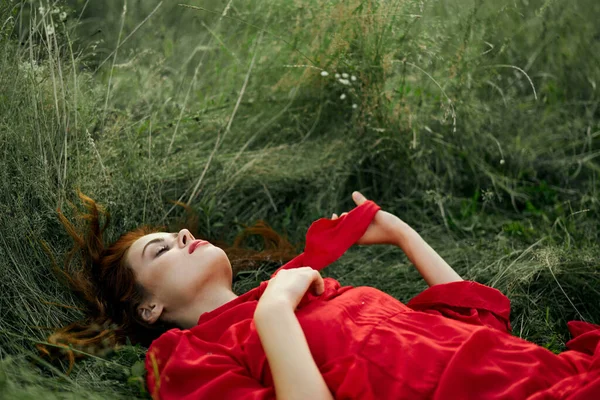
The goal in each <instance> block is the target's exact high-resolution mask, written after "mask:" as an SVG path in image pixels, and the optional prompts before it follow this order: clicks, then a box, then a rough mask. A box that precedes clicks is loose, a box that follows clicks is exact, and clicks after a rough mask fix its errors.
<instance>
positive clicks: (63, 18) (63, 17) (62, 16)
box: [58, 11, 67, 21]
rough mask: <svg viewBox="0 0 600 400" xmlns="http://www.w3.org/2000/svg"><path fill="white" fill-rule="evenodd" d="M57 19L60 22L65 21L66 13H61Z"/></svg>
mask: <svg viewBox="0 0 600 400" xmlns="http://www.w3.org/2000/svg"><path fill="white" fill-rule="evenodd" d="M58 17H59V18H60V20H61V21H64V20H66V19H67V13H66V12H64V11H63V12H61V13H60V15H59V16H58Z"/></svg>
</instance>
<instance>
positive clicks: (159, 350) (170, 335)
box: [146, 328, 189, 373]
mask: <svg viewBox="0 0 600 400" xmlns="http://www.w3.org/2000/svg"><path fill="white" fill-rule="evenodd" d="M186 332H189V331H187V330H185V331H184V330H181V329H178V328H173V329H170V330H168V331H167V332H165V333H163V334H162V335H160V336H159V337H158V338H157V339H155V340H154V341H153V342H152V343H151V344H150V347H149V348H148V352H147V353H146V370H148V372H149V373H150V372H152V371H154V372H160V371H161V370H162V368H163V367H164V365H165V364H166V362H167V361H168V360H169V358H170V357H171V355H172V354H173V352H174V351H175V349H176V348H177V345H178V344H179V342H180V341H181V339H182V338H183V337H184V336H185V335H186Z"/></svg>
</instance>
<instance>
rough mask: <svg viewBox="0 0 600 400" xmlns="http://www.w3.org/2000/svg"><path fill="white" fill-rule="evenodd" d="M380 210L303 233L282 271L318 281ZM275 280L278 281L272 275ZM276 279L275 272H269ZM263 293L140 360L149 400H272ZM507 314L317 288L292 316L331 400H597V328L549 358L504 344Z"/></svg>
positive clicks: (472, 286) (497, 307) (369, 291)
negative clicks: (260, 330) (262, 332)
mask: <svg viewBox="0 0 600 400" xmlns="http://www.w3.org/2000/svg"><path fill="white" fill-rule="evenodd" d="M378 210H379V207H378V206H377V205H376V204H375V203H373V202H372V201H368V202H366V203H364V204H362V205H361V206H359V207H356V208H355V209H354V210H352V211H351V212H350V213H348V214H347V215H346V216H344V217H341V218H339V219H337V220H335V221H331V220H328V219H320V220H318V221H316V222H315V223H313V225H311V227H310V228H309V230H308V232H307V238H306V247H305V251H304V253H303V254H301V255H300V256H298V257H296V258H295V259H293V260H292V261H290V262H289V263H287V264H286V265H284V266H283V267H282V268H280V270H281V269H288V268H296V267H300V266H311V267H313V268H315V269H321V268H324V267H325V266H327V265H328V264H330V263H331V262H333V261H335V260H337V259H338V258H339V257H340V256H341V255H342V254H343V253H344V252H345V251H346V250H347V249H348V248H349V247H350V246H352V245H353V244H354V243H355V242H356V241H357V240H358V239H359V238H360V237H361V236H362V235H363V234H364V232H365V231H366V229H367V227H368V226H369V224H370V223H371V221H372V219H373V217H374V216H375V214H376V212H377V211H378ZM278 271H279V270H278ZM276 273H277V272H276ZM267 283H268V282H262V283H261V284H260V285H259V287H257V288H255V289H253V290H250V291H249V292H247V293H245V294H243V295H241V296H239V297H238V298H236V299H234V300H232V301H230V302H229V303H226V304H224V305H223V306H221V307H219V308H217V309H216V310H213V311H211V312H208V313H205V314H202V315H201V316H200V319H199V321H198V325H197V326H195V327H194V328H192V329H189V330H179V329H172V330H170V331H168V332H166V333H165V334H163V335H162V336H161V337H159V338H158V339H157V340H155V341H154V342H153V343H152V345H151V346H150V349H149V350H148V353H147V356H146V369H147V370H148V374H147V384H148V389H149V391H150V393H151V394H152V396H153V397H154V398H155V399H159V398H160V399H164V400H167V399H274V398H275V390H274V386H273V377H272V374H271V371H270V369H269V365H268V361H267V359H266V356H265V353H264V351H263V349H262V345H261V343H260V339H259V337H258V334H257V332H256V328H255V326H254V323H253V315H254V310H255V309H256V305H257V303H258V301H259V299H260V297H261V296H262V294H263V293H264V290H265V288H266V286H267ZM509 313H510V302H509V300H508V299H507V298H506V297H505V296H504V295H503V294H502V293H500V292H499V291H498V290H496V289H493V288H490V287H487V286H484V285H481V284H478V283H476V282H470V281H462V282H452V283H447V284H442V285H435V286H432V287H430V288H428V289H426V290H425V291H423V292H422V293H421V294H419V295H417V296H416V297H415V298H413V299H412V300H411V301H409V302H408V303H407V304H406V305H405V304H402V303H401V302H399V301H398V300H397V299H394V298H393V297H391V296H389V295H387V294H385V293H383V292H381V291H379V290H377V289H375V288H371V287H350V286H341V285H340V284H339V282H337V281H336V280H334V279H331V278H326V279H325V291H324V293H323V294H322V295H320V296H314V295H311V294H307V295H306V296H305V297H304V298H303V299H302V302H301V303H300V305H299V307H298V309H297V310H296V316H297V318H298V321H299V322H300V325H301V326H302V329H303V331H304V334H305V336H306V340H307V342H308V344H309V348H310V350H311V353H312V355H313V358H314V360H315V362H316V364H317V366H318V367H319V370H320V372H321V374H322V375H323V377H324V379H325V382H326V383H327V385H328V387H329V389H330V390H331V392H332V394H333V396H334V398H336V399H366V400H371V399H373V400H375V399H440V400H441V399H444V400H445V399H519V400H521V399H530V400H540V399H571V400H583V399H595V398H600V347H599V345H598V343H599V340H600V327H599V326H598V325H593V324H587V323H585V322H571V323H570V324H569V328H570V329H571V332H572V334H573V337H574V339H573V340H571V341H570V342H569V343H568V344H567V345H568V348H569V349H570V350H568V351H565V352H563V353H561V354H558V355H557V354H554V353H552V352H550V351H548V350H547V349H545V348H543V347H540V346H537V345H535V344H533V343H530V342H527V341H525V340H522V339H519V338H517V337H514V336H511V335H510V334H509V333H508V332H509V331H510V322H509Z"/></svg>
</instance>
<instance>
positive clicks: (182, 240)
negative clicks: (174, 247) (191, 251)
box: [177, 228, 196, 247]
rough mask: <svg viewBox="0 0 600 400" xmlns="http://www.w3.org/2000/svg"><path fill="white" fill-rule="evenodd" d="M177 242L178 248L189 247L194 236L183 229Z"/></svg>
mask: <svg viewBox="0 0 600 400" xmlns="http://www.w3.org/2000/svg"><path fill="white" fill-rule="evenodd" d="M177 240H178V242H179V245H180V246H183V247H185V246H189V245H190V243H191V242H193V241H194V240H196V239H195V238H194V235H192V233H191V232H190V231H188V230H187V229H185V228H183V229H182V230H180V231H179V235H178V237H177Z"/></svg>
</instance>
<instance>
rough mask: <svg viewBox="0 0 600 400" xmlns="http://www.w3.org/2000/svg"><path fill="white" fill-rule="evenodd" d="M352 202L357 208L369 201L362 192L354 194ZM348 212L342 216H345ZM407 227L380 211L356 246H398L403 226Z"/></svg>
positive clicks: (390, 215) (335, 216)
mask: <svg viewBox="0 0 600 400" xmlns="http://www.w3.org/2000/svg"><path fill="white" fill-rule="evenodd" d="M352 200H354V203H355V204H356V205H357V206H360V205H361V204H362V203H364V202H365V201H367V198H366V197H365V196H363V195H362V194H361V193H360V192H353V193H352ZM346 214H348V213H347V212H345V213H342V214H341V215H340V217H341V216H344V215H346ZM331 219H332V220H336V219H338V216H337V214H333V215H332V216H331ZM403 225H406V223H404V222H403V221H402V220H401V219H400V218H398V217H396V216H395V215H393V214H390V213H389V212H387V211H383V210H379V211H377V213H376V214H375V217H374V218H373V221H371V224H370V225H369V227H368V228H367V231H366V232H365V233H364V235H363V236H362V237H361V238H360V239H359V240H358V241H357V242H356V244H362V245H368V244H394V245H398V243H399V241H400V238H401V230H402V226H403Z"/></svg>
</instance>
